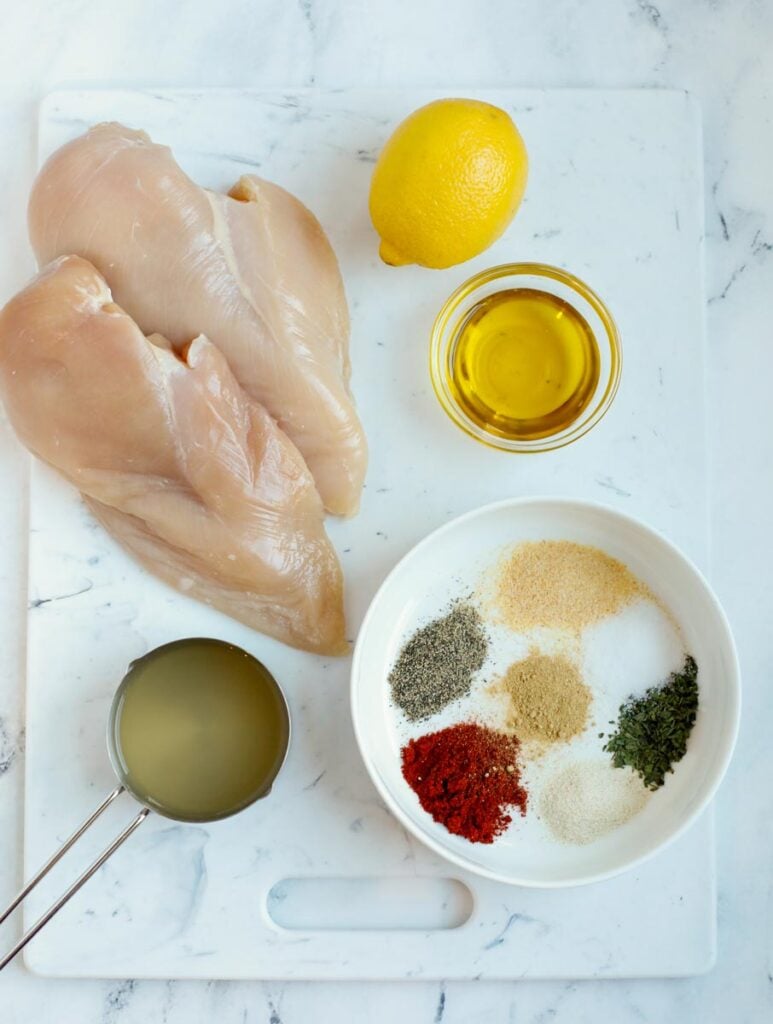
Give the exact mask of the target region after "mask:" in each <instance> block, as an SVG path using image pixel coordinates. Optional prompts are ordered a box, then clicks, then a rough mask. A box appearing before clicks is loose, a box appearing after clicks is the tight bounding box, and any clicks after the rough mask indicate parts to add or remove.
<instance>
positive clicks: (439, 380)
mask: <svg viewBox="0 0 773 1024" xmlns="http://www.w3.org/2000/svg"><path fill="white" fill-rule="evenodd" d="M506 288H533V289H535V290H537V291H543V292H548V293H549V294H551V295H556V296H558V298H560V299H563V300H564V302H568V303H569V305H570V306H573V307H574V309H576V310H577V312H578V313H580V314H581V315H582V316H583V317H584V318H585V320H586V321H587V322H588V325H589V326H590V328H591V330H592V331H593V336H594V337H595V339H596V344H597V345H598V349H599V359H600V372H599V381H598V384H597V385H596V390H595V392H594V393H593V397H592V398H591V400H590V402H589V403H588V405H587V406H586V408H585V409H584V410H583V411H582V412H581V413H580V415H579V416H578V417H577V419H576V420H574V421H573V422H572V423H570V424H569V425H568V426H566V427H564V429H563V430H559V431H557V432H556V433H555V434H550V435H549V436H548V437H539V438H530V439H526V438H524V439H513V438H508V437H501V436H499V435H497V434H493V433H489V432H488V431H487V430H485V429H484V428H483V427H481V426H479V425H478V424H477V423H475V422H474V421H473V420H471V419H470V418H469V416H468V415H467V414H466V412H465V411H464V410H463V409H462V408H461V407H460V406H459V403H458V402H457V400H456V398H455V396H454V394H453V391H452V390H451V387H450V379H451V373H452V367H453V359H454V353H455V349H456V345H457V343H458V339H459V333H460V330H461V327H462V325H463V324H464V321H465V320H466V318H467V316H468V315H469V313H470V310H471V309H472V307H473V306H475V305H476V304H477V303H479V302H480V301H481V300H482V299H485V298H486V297H487V296H489V295H493V294H494V293H495V292H499V291H502V290H503V289H506ZM622 361H623V354H622V349H621V345H620V335H619V334H618V331H617V327H616V326H615V322H614V320H613V319H612V316H611V314H610V312H609V310H608V309H607V307H606V306H605V305H604V303H603V302H602V301H601V299H600V298H599V297H598V295H596V293H595V292H594V291H592V289H590V288H589V287H588V286H587V284H585V283H584V282H583V281H581V280H580V279H579V278H577V277H575V276H574V274H570V273H569V272H568V271H566V270H561V269H560V268H558V267H551V266H548V265H547V264H544V263H505V264H502V265H501V266H498V267H491V269H489V270H484V271H482V272H481V273H480V274H476V275H475V276H474V277H471V278H470V279H469V281H465V283H464V284H463V285H461V286H460V287H459V288H457V289H456V291H455V292H454V293H453V295H451V296H450V297H449V298H448V299H447V301H446V303H445V305H444V306H443V308H442V309H441V310H440V312H439V313H438V316H437V319H436V320H435V324H434V327H433V328H432V337H431V341H430V352H429V367H430V376H431V378H432V386H433V388H434V389H435V394H436V395H437V397H438V401H439V402H440V404H441V405H442V406H443V409H444V410H445V411H446V413H447V414H448V416H450V418H451V419H452V420H453V421H454V423H455V424H456V425H457V426H458V427H461V429H462V430H463V431H464V432H465V433H466V434H469V435H470V437H474V438H475V440H476V441H480V442H481V443H482V444H485V445H488V446H489V447H490V448H497V449H499V450H500V451H504V452H547V451H551V450H553V449H555V448H563V447H564V445H567V444H571V443H572V441H576V440H577V439H578V438H579V437H582V436H583V434H587V433H588V431H589V430H590V429H591V427H594V426H595V425H596V424H597V423H598V422H599V420H600V419H601V417H602V416H603V415H604V413H605V412H606V411H607V409H608V408H609V406H610V405H611V404H612V399H613V398H614V397H615V394H616V393H617V388H618V385H619V384H620V373H621V370H622Z"/></svg>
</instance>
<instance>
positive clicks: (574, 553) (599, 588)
mask: <svg viewBox="0 0 773 1024" xmlns="http://www.w3.org/2000/svg"><path fill="white" fill-rule="evenodd" d="M639 598H649V599H653V600H654V597H653V595H652V593H651V592H650V591H649V589H648V588H647V587H646V586H645V585H644V584H643V583H642V582H641V581H640V580H638V579H637V578H636V577H635V576H634V575H633V573H632V572H631V571H630V570H629V569H627V568H626V566H624V565H623V563H622V562H618V561H617V559H615V558H611V557H610V556H609V555H607V554H605V553H604V552H603V551H599V549H598V548H594V547H589V546H588V545H585V544H575V543H573V542H571V541H565V540H558V541H556V540H543V541H528V542H526V543H523V544H519V545H518V546H517V547H516V548H514V549H510V551H508V552H507V554H506V555H505V556H504V557H503V559H502V560H501V562H500V564H499V565H498V566H497V569H496V570H495V575H494V584H493V590H492V591H491V592H490V593H489V594H488V602H487V603H488V604H489V605H490V611H491V613H492V615H493V617H494V618H495V619H497V620H498V621H500V622H502V623H504V624H505V625H507V626H510V628H511V629H514V630H515V631H516V632H519V633H522V632H526V631H528V630H530V629H535V628H537V627H547V628H550V629H561V630H566V631H569V632H573V633H579V632H581V631H582V630H583V629H584V628H585V627H586V626H589V625H590V624H591V623H593V622H597V621H598V620H599V619H602V618H605V617H606V616H608V615H614V614H616V613H617V612H619V611H620V610H621V609H622V608H623V607H624V606H625V605H627V604H630V603H631V602H632V601H634V600H636V599H639Z"/></svg>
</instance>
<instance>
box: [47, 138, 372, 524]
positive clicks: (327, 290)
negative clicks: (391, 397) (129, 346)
mask: <svg viewBox="0 0 773 1024" xmlns="http://www.w3.org/2000/svg"><path fill="white" fill-rule="evenodd" d="M29 224H30V237H31V240H32V245H33V248H34V249H35V253H36V255H37V257H38V261H39V262H40V264H41V265H43V264H46V263H48V262H49V261H50V260H52V259H54V258H56V257H58V256H63V255H68V254H70V253H77V254H78V255H80V256H83V257H85V258H86V259H88V260H89V261H90V262H92V263H93V264H94V265H95V266H96V267H97V269H98V270H99V271H100V272H101V273H102V274H103V276H104V277H105V279H106V281H107V283H108V285H109V286H110V289H111V291H112V293H113V295H114V296H115V301H116V302H118V303H119V304H120V305H121V306H122V307H123V308H124V309H126V310H127V312H128V313H129V315H130V316H131V317H132V318H133V319H134V320H135V321H136V323H137V324H138V326H139V327H140V329H141V330H142V331H144V332H146V333H150V332H155V331H158V332H160V333H161V334H163V335H164V336H165V337H167V338H169V340H170V341H171V342H172V344H173V345H174V346H176V347H179V346H181V345H184V344H186V343H187V342H188V341H190V339H191V338H193V337H196V335H198V334H204V335H206V336H207V337H210V338H213V339H215V341H216V343H217V345H218V347H219V348H220V349H221V351H222V352H223V354H224V355H225V357H226V359H227V360H228V363H229V365H230V367H231V369H232V371H233V373H234V374H235V376H236V378H237V379H238V381H239V382H240V384H241V385H242V387H243V388H244V389H245V390H246V391H247V392H248V394H250V395H251V396H252V397H253V398H255V399H257V400H258V401H259V402H260V403H261V404H262V405H264V406H265V407H266V409H268V411H269V412H270V413H271V415H272V416H273V417H274V419H275V420H276V421H277V422H278V423H279V425H280V426H281V427H282V429H283V430H284V431H285V432H286V433H287V434H288V436H289V437H290V438H291V439H292V440H293V441H294V442H295V444H296V446H297V447H298V448H299V450H300V451H301V453H302V454H303V456H304V458H305V459H306V463H307V465H308V466H309V469H310V470H311V473H312V475H313V477H314V479H315V481H316V484H317V488H318V489H319V492H320V495H321V496H322V500H323V502H324V505H325V507H326V508H327V509H328V510H329V511H331V512H334V513H338V514H343V515H351V514H353V513H354V512H356V511H357V508H358V505H359V500H360V492H361V489H362V482H363V478H364V475H365V469H366V463H367V447H366V443H365V438H364V434H363V431H362V427H361V425H360V422H359V420H358V418H357V414H356V412H355V410H354V406H353V403H352V399H351V395H350V393H349V388H348V379H349V359H348V342H349V315H348V310H347V306H346V298H345V295H344V290H343V284H342V281H341V275H340V272H339V269H338V263H337V261H336V257H335V254H334V252H333V250H332V248H331V246H330V243H329V242H328V240H327V238H326V236H325V234H324V232H323V230H322V228H321V227H320V225H319V223H318V222H317V220H316V219H315V217H314V216H313V215H312V214H311V213H310V211H309V210H307V209H306V207H305V206H303V204H301V203H300V202H299V201H298V200H297V199H296V198H295V197H294V196H292V195H290V193H288V192H286V191H284V189H281V188H279V187H278V186H277V185H273V184H270V183H269V182H267V181H263V180H261V179H260V178H257V177H245V178H243V179H241V181H240V182H239V183H238V184H237V185H236V186H235V187H234V189H233V190H232V192H231V194H230V195H228V196H226V195H224V194H219V193H214V192H209V191H207V190H205V189H203V188H200V187H199V186H197V185H196V184H195V183H194V182H193V181H191V179H190V178H189V177H188V176H187V175H186V174H185V173H184V172H183V171H182V169H181V168H180V167H179V166H178V164H177V163H176V162H175V160H174V157H173V156H172V153H171V151H170V150H169V149H168V148H167V147H166V146H160V145H155V144H154V143H153V142H151V140H150V139H149V137H148V136H147V135H146V134H145V133H144V132H140V131H133V130H131V129H129V128H125V127H123V126H122V125H119V124H102V125H97V126H96V127H94V128H92V129H91V130H90V131H88V132H87V133H86V134H85V135H83V136H81V137H80V138H78V139H75V140H74V141H73V142H70V143H68V144H67V145H66V146H63V147H62V148H61V149H60V150H58V151H57V152H56V153H54V154H53V156H52V157H51V158H50V159H49V160H48V162H47V163H46V164H45V166H44V167H43V169H42V170H41V172H40V174H39V175H38V178H37V180H36V182H35V185H34V188H33V191H32V196H31V199H30V207H29Z"/></svg>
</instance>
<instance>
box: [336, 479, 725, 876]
mask: <svg viewBox="0 0 773 1024" xmlns="http://www.w3.org/2000/svg"><path fill="white" fill-rule="evenodd" d="M544 504H548V505H553V506H559V507H563V508H567V509H570V508H575V509H583V510H592V511H596V512H601V513H603V514H605V515H610V516H612V517H613V518H616V519H618V520H619V521H622V522H624V523H626V524H628V525H629V526H633V527H634V528H635V529H637V530H638V531H640V532H642V533H644V534H646V535H648V536H649V537H650V539H653V540H655V541H656V542H659V543H660V544H662V545H663V546H664V547H665V548H666V550H667V552H668V554H669V555H670V556H671V557H673V558H674V559H675V560H676V561H678V562H680V563H681V564H682V566H683V567H684V568H686V569H687V571H688V572H690V573H692V575H693V576H694V578H695V580H696V582H697V583H698V585H699V586H700V587H702V589H703V590H704V592H705V594H706V597H707V599H708V601H709V603H710V604H711V606H712V608H713V611H714V613H715V615H716V617H717V624H718V626H719V627H720V629H721V632H722V638H721V643H722V646H723V647H724V648H725V651H726V653H727V656H728V663H729V665H730V672H729V673H728V677H727V690H728V698H729V710H728V712H727V713H726V716H725V717H726V732H725V734H724V742H723V748H722V749H721V750H720V752H719V756H718V757H717V758H716V759H715V760H714V761H713V762H712V765H711V769H710V771H709V773H708V783H707V785H706V787H705V792H704V795H703V797H702V799H701V800H700V801H699V803H698V804H696V806H695V807H694V809H693V810H692V812H691V813H690V814H688V815H687V816H686V817H685V818H684V819H683V821H682V822H681V823H680V824H679V825H678V826H677V827H676V828H675V829H674V830H673V832H672V833H671V834H670V835H669V836H667V837H666V838H665V839H664V840H663V841H662V842H660V843H658V844H656V845H655V846H654V847H652V849H650V850H646V851H645V852H644V853H642V854H640V855H639V856H637V857H633V858H632V859H630V860H628V861H626V862H625V863H623V864H621V865H619V866H617V867H615V868H612V869H610V870H607V871H597V872H594V873H592V874H581V875H577V876H574V877H570V878H562V879H559V880H556V881H535V880H534V879H530V878H522V877H514V876H512V875H508V874H504V873H502V872H501V871H496V870H492V869H489V868H486V867H484V866H482V865H479V864H475V863H472V862H470V861H468V860H467V859H466V858H465V857H464V856H462V855H460V854H458V853H455V852H454V851H452V850H449V849H447V848H446V847H445V846H443V844H442V843H440V842H438V841H437V840H436V839H435V838H434V837H433V836H431V835H430V834H429V833H428V832H425V831H424V830H423V829H422V828H421V827H420V826H419V825H418V824H417V823H416V822H414V821H413V819H412V818H410V817H409V815H407V814H406V813H405V812H404V811H403V810H402V808H401V807H400V806H399V804H398V803H397V801H396V800H395V799H394V797H393V796H392V794H391V792H390V791H389V790H388V788H387V787H386V785H385V784H384V782H383V781H382V779H381V777H380V775H379V774H378V772H377V771H376V770H375V766H374V765H373V764H372V763H371V760H370V756H369V754H368V745H367V740H366V739H365V736H364V729H363V724H362V723H361V721H360V718H359V712H358V709H357V703H358V701H357V698H358V694H359V689H360V683H359V680H360V678H361V673H360V664H361V662H362V659H363V650H364V647H365V640H364V638H365V635H366V632H367V627H368V626H369V624H370V622H371V619H372V618H373V617H374V616H375V614H376V611H377V606H378V604H379V603H380V599H381V596H382V593H383V592H384V591H385V590H386V588H387V587H388V586H389V584H390V582H391V580H392V578H393V577H394V575H395V574H396V573H397V572H398V571H399V570H400V569H401V568H402V567H403V566H404V565H405V563H407V562H408V561H409V560H410V559H411V558H413V557H414V555H415V554H416V553H417V552H418V551H419V550H421V549H423V548H425V547H427V546H429V545H430V544H431V543H432V542H433V541H434V540H435V539H436V538H437V537H438V536H440V535H441V534H443V533H446V532H448V531H450V530H451V529H453V528H456V527H458V526H459V525H460V524H461V523H464V522H467V521H469V520H471V519H475V518H477V517H478V516H482V515H486V514H488V513H490V512H494V511H496V510H499V509H505V508H522V507H525V506H529V505H544ZM349 700H350V710H351V716H352V724H353V728H354V735H355V739H356V741H357V747H358V749H359V752H360V757H361V758H362V760H363V762H364V764H365V769H366V771H367V773H368V775H369V777H370V779H371V781H372V782H373V784H374V786H375V787H376V790H377V791H378V793H379V795H380V796H381V798H382V800H384V802H385V804H386V805H387V808H388V810H389V811H390V812H391V813H392V814H393V815H394V816H395V817H396V818H397V820H398V821H399V822H400V824H401V825H403V827H404V828H406V829H408V831H409V832H410V833H411V834H412V835H413V836H415V837H416V838H417V839H418V840H419V841H420V842H422V843H423V844H424V845H425V846H427V847H429V849H431V850H432V851H433V852H434V853H436V854H438V856H440V857H442V858H443V859H444V860H445V861H448V862H450V863H452V864H454V865H456V866H457V867H460V868H462V869H464V870H465V871H469V872H470V873H472V874H475V875H478V876H480V877H483V878H488V879H491V880H493V881H496V882H503V883H505V884H507V885H514V886H521V887H523V888H528V889H566V888H571V887H574V886H580V885H590V884H592V883H595V882H602V881H605V880H606V879H609V878H614V877H616V876H617V875H621V874H623V873H624V872H626V871H630V870H631V869H632V868H635V867H637V866H639V865H641V864H643V863H644V862H645V861H647V860H649V859H650V858H651V857H654V856H656V855H657V854H659V853H661V852H662V851H663V850H665V849H666V848H667V847H669V846H670V845H671V844H672V843H674V842H675V841H676V840H677V839H678V838H679V837H680V836H682V835H683V834H684V833H685V832H686V831H687V830H688V829H689V828H690V827H691V826H692V825H693V824H694V822H695V821H696V820H697V819H698V818H699V817H700V815H701V814H702V813H703V812H704V811H705V809H706V807H707V806H708V805H709V804H710V803H711V801H712V800H713V799H714V797H715V795H716V793H717V790H718V789H719V786H720V784H721V782H722V780H723V778H724V776H725V773H726V772H727V769H728V766H729V764H730V760H731V758H732V756H733V752H734V750H735V745H736V741H737V739H738V731H739V727H740V717H741V668H740V662H739V659H738V652H737V649H736V645H735V639H734V637H733V632H732V629H731V627H730V622H729V620H728V618H727V615H726V613H725V611H724V609H723V607H722V605H721V604H720V602H719V599H718V598H717V596H716V594H715V593H714V591H713V589H712V587H711V585H710V583H709V582H708V580H707V579H706V576H705V575H704V574H703V573H702V572H701V570H700V569H699V568H698V567H697V566H696V565H695V563H694V562H693V561H692V559H690V558H689V557H688V556H687V555H685V554H684V552H682V551H681V550H680V549H679V548H678V547H677V546H676V545H675V544H674V543H673V542H672V541H670V540H669V539H668V538H667V537H666V536H665V535H664V534H663V533H661V532H660V531H659V530H656V529H655V528H654V527H652V526H649V525H647V524H646V523H644V522H642V521H641V520H640V519H638V518H636V517H635V516H633V515H630V514H629V513H626V512H621V511H619V510H618V509H616V508H614V507H612V506H610V505H607V504H605V503H604V502H598V501H590V500H585V499H579V498H568V497H553V496H550V495H534V496H530V497H522V498H505V499H502V500H499V501H493V502H489V503H488V504H486V505H480V506H478V507H477V508H474V509H471V510H470V511H468V512H464V513H463V514H462V515H459V516H455V517H454V518H453V519H450V520H449V521H448V522H447V523H443V524H442V525H441V526H439V527H437V528H436V529H434V530H432V531H431V532H430V533H428V534H427V535H426V536H425V537H423V538H422V539H421V540H420V541H418V543H416V544H414V545H413V547H411V548H410V549H409V550H408V551H407V552H406V553H405V554H404V555H403V556H402V558H400V559H399V561H398V562H396V563H395V565H394V566H393V567H392V569H391V570H390V571H389V573H388V574H387V575H386V577H385V578H384V580H383V581H382V583H381V584H380V586H379V588H378V590H377V591H376V593H375V594H374V595H373V598H372V599H371V602H370V604H369V605H368V609H367V611H366V613H365V615H364V617H363V620H362V623H361V625H360V628H359V631H358V634H357V640H356V643H355V647H354V655H353V658H352V668H351V675H350V687H349Z"/></svg>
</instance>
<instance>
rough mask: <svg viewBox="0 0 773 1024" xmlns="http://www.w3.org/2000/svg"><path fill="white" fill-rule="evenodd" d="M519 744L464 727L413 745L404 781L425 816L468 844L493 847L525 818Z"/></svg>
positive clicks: (481, 728)
mask: <svg viewBox="0 0 773 1024" xmlns="http://www.w3.org/2000/svg"><path fill="white" fill-rule="evenodd" d="M518 748H519V743H518V740H517V739H516V738H515V737H514V736H507V735H505V734H504V733H500V732H496V731H495V730H493V729H487V728H485V727H484V726H482V725H477V724H475V723H473V722H464V723H461V724H459V725H454V726H451V727H450V728H448V729H441V730H440V731H439V732H433V733H429V734H427V735H426V736H420V737H419V738H418V739H413V740H411V741H410V743H408V744H407V745H406V746H405V747H403V750H402V767H403V775H404V777H405V779H406V781H407V782H408V785H409V786H410V787H411V788H412V789H413V791H414V792H415V793H416V795H417V796H418V798H419V802H420V803H421V806H422V807H423V808H424V810H425V811H426V812H427V813H428V814H430V815H431V816H432V817H433V818H434V819H435V821H437V822H440V824H441V825H445V827H446V828H447V829H448V831H449V832H453V833H454V835H458V836H463V837H464V838H465V839H469V840H470V842H472V843H493V842H494V840H495V839H496V837H497V836H498V835H500V834H501V833H502V832H504V831H505V829H506V828H507V826H508V825H509V824H510V822H511V821H512V815H511V813H509V812H510V811H511V810H512V809H514V808H517V809H518V810H519V811H520V813H521V814H525V812H526V790H525V789H523V787H522V786H521V784H520V772H519V767H518Z"/></svg>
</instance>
